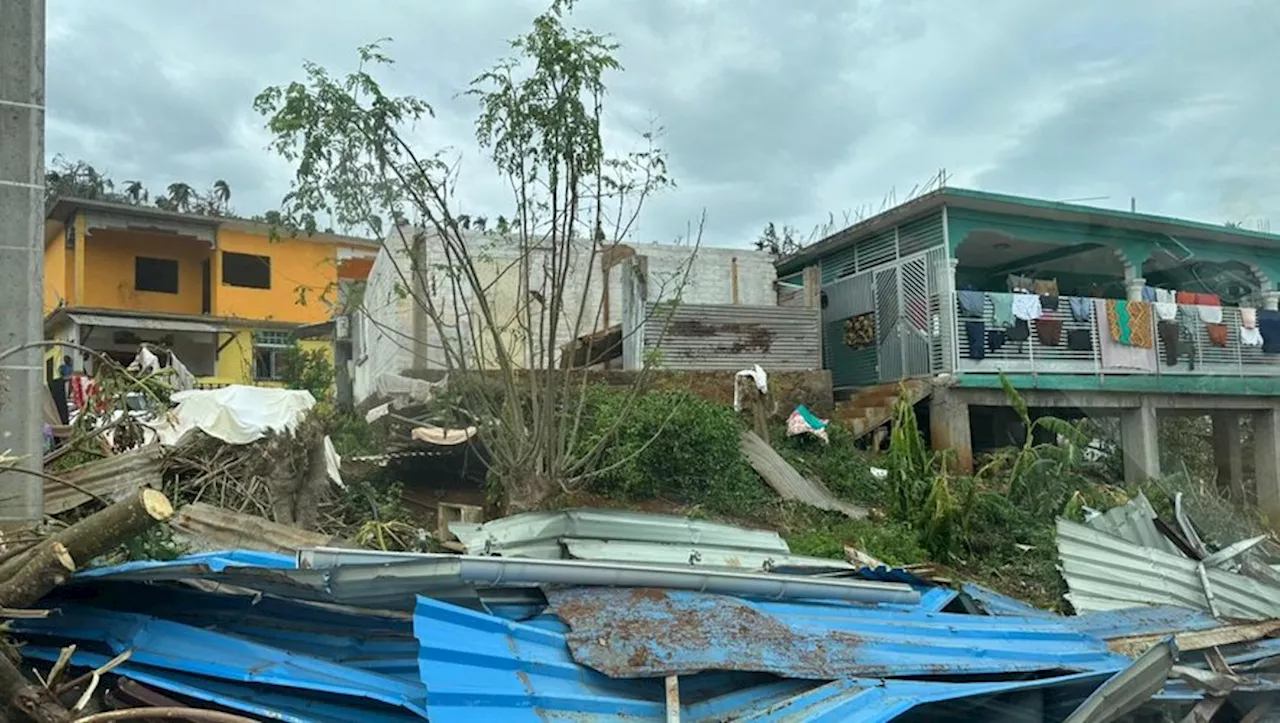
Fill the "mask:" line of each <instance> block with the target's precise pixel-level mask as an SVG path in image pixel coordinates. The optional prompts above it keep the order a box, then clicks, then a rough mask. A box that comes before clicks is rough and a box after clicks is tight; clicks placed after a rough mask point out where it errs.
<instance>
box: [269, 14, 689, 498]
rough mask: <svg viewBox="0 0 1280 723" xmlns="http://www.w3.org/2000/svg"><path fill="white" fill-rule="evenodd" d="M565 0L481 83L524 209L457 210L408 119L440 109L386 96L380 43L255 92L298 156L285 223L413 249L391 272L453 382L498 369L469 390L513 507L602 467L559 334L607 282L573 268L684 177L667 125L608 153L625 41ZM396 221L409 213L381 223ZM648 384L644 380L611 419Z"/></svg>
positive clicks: (575, 333) (587, 325)
mask: <svg viewBox="0 0 1280 723" xmlns="http://www.w3.org/2000/svg"><path fill="white" fill-rule="evenodd" d="M570 9H571V3H570V2H562V1H557V2H555V3H553V4H552V5H551V7H550V9H548V10H547V11H546V12H544V13H542V14H541V15H539V16H538V17H537V18H535V19H534V21H533V25H532V28H531V29H530V30H529V31H528V32H527V33H525V34H524V35H522V36H520V37H518V38H516V39H514V40H512V41H511V43H510V47H511V49H512V50H513V51H514V57H510V58H507V59H503V60H501V61H499V62H498V63H496V64H495V65H494V66H493V67H492V68H490V69H489V70H487V71H485V72H483V73H481V74H480V75H479V76H478V77H477V78H476V79H475V80H474V81H473V82H472V84H471V86H470V90H469V92H468V96H469V97H471V98H473V99H475V100H476V101H477V102H478V104H479V108H480V113H479V118H478V119H477V122H476V137H477V140H478V141H479V143H480V145H481V147H482V148H483V149H484V150H485V151H486V152H487V153H488V155H489V158H490V160H491V161H492V162H493V165H494V167H495V169H496V171H497V172H498V173H499V174H500V175H501V176H502V177H503V178H504V180H506V182H507V185H508V187H509V188H511V189H512V199H511V200H512V210H511V212H510V213H509V214H506V215H503V216H498V217H497V222H496V224H494V226H493V227H492V228H491V229H488V224H487V221H486V222H481V221H480V220H479V218H476V217H472V216H469V215H467V214H464V213H461V212H460V211H459V210H458V209H456V208H455V207H454V199H455V197H456V194H457V185H458V175H457V164H456V163H452V162H451V161H450V159H449V158H447V157H446V156H444V155H442V154H441V153H438V152H434V151H432V150H429V149H423V148H420V147H419V146H417V145H416V141H415V138H416V137H418V134H415V133H413V132H412V127H413V125H414V124H415V123H416V122H418V121H419V120H421V119H423V118H426V117H428V116H430V115H431V114H432V108H431V106H430V105H428V103H427V102H426V101H424V100H421V99H419V98H417V97H414V96H410V95H405V96H394V95H389V94H388V93H387V92H386V91H384V89H383V88H382V87H381V86H380V85H379V83H378V82H377V80H376V79H375V78H374V75H373V70H374V69H377V68H380V67H385V66H387V65H388V64H390V63H391V62H392V61H391V59H390V58H389V57H388V56H387V55H386V54H384V52H383V50H382V47H381V45H380V44H373V45H369V46H366V47H363V48H360V50H359V59H360V64H359V66H358V68H357V69H356V70H355V71H354V72H352V73H349V74H347V75H345V76H335V75H332V74H331V73H330V72H329V71H327V70H326V69H324V68H322V67H320V66H318V65H316V64H314V63H306V64H304V66H303V70H304V78H303V79H302V80H300V81H297V82H294V83H291V84H289V85H284V86H276V87H269V88H266V89H265V90H263V91H262V93H261V94H259V95H258V97H257V98H256V99H255V103H254V105H255V108H256V109H257V110H258V112H260V113H261V114H262V115H264V116H265V117H266V119H267V127H268V129H269V130H270V132H271V133H272V134H273V136H274V140H273V142H272V147H273V148H274V149H275V150H276V151H277V152H278V153H280V154H281V155H282V156H283V157H284V158H285V159H287V160H289V161H291V162H293V163H294V164H295V165H296V167H297V174H296V176H295V178H294V181H293V184H292V188H291V190H290V191H289V193H288V194H287V195H286V196H285V197H284V199H283V202H282V209H281V217H282V220H284V221H285V225H288V226H292V227H294V228H297V229H300V230H302V231H304V232H314V231H316V230H317V229H318V228H319V222H318V220H317V219H318V218H329V219H332V220H333V222H334V223H335V224H336V225H337V226H338V227H339V228H342V229H344V230H345V229H360V230H361V231H364V232H366V233H370V234H372V235H375V236H377V237H379V238H384V239H385V241H384V244H386V245H387V248H388V249H389V250H390V251H391V252H392V253H391V258H392V260H393V261H394V260H395V259H397V258H403V257H402V256H400V254H399V252H401V251H403V252H406V255H407V256H409V258H411V259H412V263H411V265H408V266H409V267H408V268H399V267H398V268H397V269H396V272H397V273H398V274H400V277H401V279H402V281H403V283H402V284H401V285H400V288H399V289H397V293H398V294H400V295H401V296H402V297H410V298H412V300H413V305H414V307H415V308H416V309H417V313H418V314H419V315H421V316H422V317H425V318H426V319H427V320H428V321H429V325H430V327H431V329H432V335H431V338H430V339H429V340H424V342H423V343H427V342H428V341H429V343H430V344H431V345H432V347H431V348H430V349H429V350H428V351H429V354H431V355H434V356H432V357H431V358H432V359H433V360H434V361H433V364H437V365H440V366H443V367H445V369H447V370H448V372H449V375H450V380H451V382H455V383H456V382H459V381H461V380H464V379H465V378H466V377H467V376H468V375H476V374H483V375H484V376H486V377H488V379H486V382H493V383H473V384H465V385H462V388H463V389H466V390H472V391H467V392H466V394H465V396H466V398H465V399H463V400H462V402H463V403H464V404H465V405H466V407H467V408H468V409H470V410H471V411H472V412H473V413H474V414H475V415H476V416H478V417H480V418H481V419H484V420H488V421H489V422H491V424H490V428H489V429H487V430H486V436H485V444H486V448H487V451H488V463H489V465H490V473H491V479H494V480H496V481H498V482H499V483H500V485H501V491H502V493H503V495H504V497H505V500H504V501H505V502H506V504H507V506H508V509H511V510H519V509H529V508H533V507H537V506H538V505H539V504H541V503H542V501H544V500H546V499H548V498H549V497H550V496H551V495H553V494H555V493H558V492H560V491H562V490H569V489H572V488H573V487H575V486H578V485H581V484H584V483H585V482H586V481H587V480H589V479H590V478H592V477H593V476H596V475H599V474H602V473H604V472H603V470H602V466H601V465H598V464H597V462H598V461H599V459H600V458H601V456H602V453H603V452H604V451H605V449H606V448H607V447H608V445H609V444H610V442H609V441H608V439H609V435H601V436H600V437H599V439H598V440H597V441H596V443H594V444H589V445H584V444H581V443H580V440H581V438H582V435H583V429H582V427H583V424H582V415H583V403H582V398H583V395H584V390H585V388H586V386H587V385H586V380H585V377H584V376H582V375H585V373H586V372H585V370H575V369H571V368H567V367H565V368H562V367H561V366H560V365H559V363H558V360H557V353H558V351H559V346H560V344H561V343H562V342H563V341H564V340H566V339H575V338H579V337H581V336H583V335H584V334H585V333H587V332H591V331H594V330H595V329H596V328H597V325H598V323H599V320H600V318H601V309H602V307H601V302H600V301H599V299H600V298H601V297H602V294H600V293H599V290H598V289H595V290H594V293H593V290H592V289H591V288H590V283H589V282H588V283H587V284H585V285H582V288H572V289H571V288H570V287H568V286H567V282H568V280H569V279H570V278H571V275H572V273H573V269H574V268H581V267H582V265H585V267H586V268H594V267H596V265H597V264H598V257H599V256H600V255H601V254H603V253H606V252H608V251H609V250H610V248H611V247H614V246H616V245H617V244H619V243H622V242H623V241H625V240H627V239H628V238H629V237H630V236H631V233H632V229H633V227H634V225H635V222H636V220H637V218H638V217H639V215H640V213H641V211H642V209H643V208H644V205H645V201H646V200H647V199H648V198H649V197H650V196H651V195H652V194H653V193H655V192H657V191H658V190H660V189H662V188H665V187H666V186H669V185H671V180H670V179H669V177H668V174H667V168H666V160H665V155H664V154H663V153H662V151H661V150H660V149H659V148H658V147H657V146H656V137H655V134H653V133H650V134H646V135H645V136H644V137H643V139H642V143H641V150H639V151H635V152H632V153H629V154H625V155H613V154H611V153H609V152H608V150H607V149H606V147H605V143H604V140H603V139H602V137H601V132H600V119H601V117H602V114H603V112H604V101H605V95H606V85H605V80H606V77H607V76H608V74H609V73H612V72H616V71H619V70H620V69H621V68H620V66H619V64H618V61H617V60H616V58H615V55H614V54H615V52H616V50H617V48H618V46H617V44H616V43H614V42H613V41H612V40H611V39H610V38H608V37H606V36H603V35H600V34H597V33H594V32H590V31H587V30H578V29H573V28H570V27H567V26H566V25H565V20H566V17H567V15H568V13H569V11H570ZM384 219H396V220H397V223H396V224H394V225H393V226H392V227H391V228H389V229H388V228H384ZM401 220H404V221H409V222H410V223H409V224H401V223H399V221H401ZM486 229H488V230H491V231H492V232H494V233H491V234H486V233H483V232H484V231H485V230H486ZM478 232H480V233H478ZM494 237H496V238H494ZM427 240H430V241H431V243H432V246H431V255H428V254H427V252H426V251H425V249H426V248H427V245H426V241H427ZM489 242H492V245H489ZM499 247H500V249H501V250H502V252H503V254H504V255H503V257H502V258H503V261H502V262H498V261H497V260H496V259H497V254H496V253H494V249H495V248H499ZM509 259H514V260H509ZM397 266H399V264H398V262H397ZM499 273H511V274H514V275H516V276H517V277H518V279H519V285H520V287H521V289H522V291H523V293H521V294H520V295H519V297H520V300H519V301H517V302H515V308H514V309H512V308H511V304H510V303H509V302H503V301H501V300H500V299H499V297H497V295H496V294H497V291H496V290H495V289H494V288H493V287H494V284H493V283H492V278H493V277H494V276H495V275H497V274H499ZM680 283H681V284H682V283H683V279H682V280H681V281H680ZM575 286H576V285H575ZM592 300H594V301H592ZM460 309H461V310H465V316H464V312H463V311H460ZM395 333H396V334H398V335H399V336H401V337H403V332H402V331H399V330H397V331H396V332H395ZM415 349H417V347H416V346H415ZM415 353H421V352H415ZM419 359H420V361H425V360H422V358H421V357H419ZM643 384H644V379H643V375H641V378H640V379H639V380H638V382H637V386H636V387H635V388H634V389H633V390H632V391H631V392H630V393H629V394H628V401H627V403H626V404H625V405H622V407H621V408H620V409H619V418H618V419H617V420H615V423H614V424H615V426H616V425H620V424H621V423H622V421H623V419H625V416H626V414H627V412H628V411H629V409H630V407H631V405H632V404H633V403H634V402H635V399H636V398H637V397H638V396H639V389H640V388H641V386H640V385H643ZM619 464H620V462H619ZM607 466H608V465H603V467H607Z"/></svg>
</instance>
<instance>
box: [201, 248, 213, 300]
mask: <svg viewBox="0 0 1280 723" xmlns="http://www.w3.org/2000/svg"><path fill="white" fill-rule="evenodd" d="M212 286H213V267H212V266H211V265H210V264H209V260H208V259H205V260H204V261H202V262H200V313H201V314H211V313H213V288H212Z"/></svg>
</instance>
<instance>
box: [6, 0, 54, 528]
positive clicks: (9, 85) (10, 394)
mask: <svg viewBox="0 0 1280 723" xmlns="http://www.w3.org/2000/svg"><path fill="white" fill-rule="evenodd" d="M44 17H45V16H44V0H3V2H0V309H4V313H3V314H0V348H4V349H9V348H12V347H16V346H22V345H24V344H30V343H32V342H36V341H39V340H40V339H42V338H44V328H43V323H42V322H43V316H44V313H43V312H44V310H43V303H44ZM43 361H44V351H43V350H42V349H40V348H39V347H32V348H30V349H25V350H23V351H20V352H17V353H14V354H10V355H9V356H7V357H5V358H4V359H0V384H3V386H4V402H3V404H0V436H3V438H4V439H3V441H2V442H0V450H8V451H9V452H10V454H12V455H13V456H15V457H17V458H18V459H19V460H20V461H19V462H18V463H17V464H18V465H19V466H20V467H21V468H23V469H26V470H32V471H37V472H38V471H39V470H40V460H41V458H42V457H43V456H44V455H43V443H44V437H43V434H42V433H41V428H42V422H43V421H44V415H43V414H42V412H41V410H42V409H43V406H44V405H43V401H44V395H45V393H46V392H45V385H44V368H43V364H42V362H43ZM43 500H44V481H43V480H41V479H40V478H39V477H36V476H35V475H31V474H23V473H21V472H6V473H4V474H2V475H0V527H2V526H7V525H12V524H24V523H27V522H32V521H37V520H40V519H41V517H43V514H44V501H43Z"/></svg>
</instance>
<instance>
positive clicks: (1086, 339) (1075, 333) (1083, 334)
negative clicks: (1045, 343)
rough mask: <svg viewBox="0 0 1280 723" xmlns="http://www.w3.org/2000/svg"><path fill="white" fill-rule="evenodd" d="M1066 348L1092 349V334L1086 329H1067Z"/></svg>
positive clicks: (1075, 349) (1073, 349)
mask: <svg viewBox="0 0 1280 723" xmlns="http://www.w3.org/2000/svg"><path fill="white" fill-rule="evenodd" d="M1067 348H1068V349H1070V350H1071V351H1093V334H1091V333H1089V330H1088V329H1072V330H1070V331H1068V332H1067Z"/></svg>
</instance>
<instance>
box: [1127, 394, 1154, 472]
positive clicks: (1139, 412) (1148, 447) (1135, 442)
mask: <svg viewBox="0 0 1280 723" xmlns="http://www.w3.org/2000/svg"><path fill="white" fill-rule="evenodd" d="M1157 430H1158V426H1157V424H1156V409H1155V407H1154V406H1152V405H1151V403H1150V402H1147V401H1145V400H1144V401H1143V403H1142V406H1140V407H1137V408H1134V409H1122V410H1120V449H1121V452H1123V453H1124V481H1125V482H1128V483H1139V482H1145V481H1147V480H1148V479H1150V478H1152V477H1159V476H1160V454H1159V451H1160V447H1159V439H1158V435H1157Z"/></svg>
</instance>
